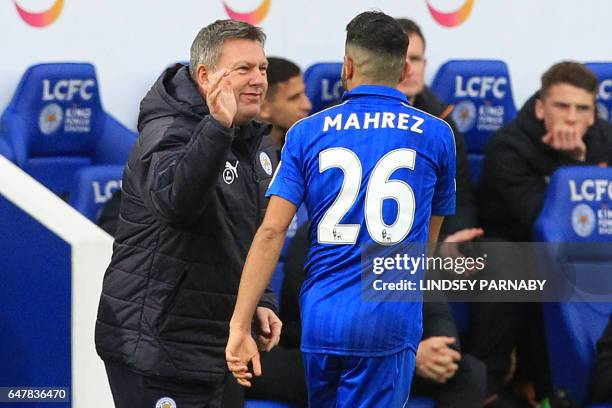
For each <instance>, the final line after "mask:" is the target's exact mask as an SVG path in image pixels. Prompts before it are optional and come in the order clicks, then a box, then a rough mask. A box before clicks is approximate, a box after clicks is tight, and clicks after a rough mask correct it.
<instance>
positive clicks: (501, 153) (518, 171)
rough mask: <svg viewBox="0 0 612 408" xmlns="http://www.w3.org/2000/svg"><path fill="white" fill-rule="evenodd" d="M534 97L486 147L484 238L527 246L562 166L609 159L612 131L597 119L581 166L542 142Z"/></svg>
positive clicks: (605, 162)
mask: <svg viewBox="0 0 612 408" xmlns="http://www.w3.org/2000/svg"><path fill="white" fill-rule="evenodd" d="M538 97H539V95H538V93H536V94H535V95H533V96H532V97H531V98H530V99H529V100H528V101H527V102H526V103H525V105H524V106H523V107H522V108H521V110H520V111H519V113H518V115H517V117H516V119H515V120H514V121H512V122H510V123H509V124H508V125H507V126H505V127H504V128H502V129H500V130H499V131H498V133H497V134H496V135H495V136H493V137H492V138H491V141H490V142H489V144H488V145H487V149H486V153H485V162H484V168H483V171H482V180H481V190H480V199H481V201H480V212H481V216H482V221H483V226H484V229H485V231H486V232H487V235H490V236H494V237H498V238H504V239H508V240H511V241H519V242H520V241H522V242H529V241H531V240H532V229H533V224H534V223H535V220H536V218H537V217H538V215H539V213H540V210H541V209H542V205H543V203H544V198H545V197H546V188H547V186H548V179H549V177H550V176H551V175H552V173H554V171H555V170H557V169H558V168H559V167H561V166H570V165H571V166H578V165H606V166H607V165H608V163H610V161H611V160H612V126H611V125H610V124H609V123H608V122H606V121H604V120H602V119H599V118H598V119H595V123H594V124H593V126H591V127H590V128H589V129H588V130H587V133H586V135H585V136H584V139H583V140H584V143H585V145H586V160H585V161H584V162H579V161H576V160H574V159H572V158H571V157H569V156H568V155H566V154H563V153H560V152H558V151H556V150H554V149H552V148H551V147H549V146H548V145H546V144H545V143H543V142H542V137H544V135H545V134H546V128H545V127H544V122H543V121H541V120H539V119H538V118H536V116H535V101H536V99H537V98H538Z"/></svg>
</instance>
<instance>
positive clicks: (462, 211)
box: [396, 18, 483, 242]
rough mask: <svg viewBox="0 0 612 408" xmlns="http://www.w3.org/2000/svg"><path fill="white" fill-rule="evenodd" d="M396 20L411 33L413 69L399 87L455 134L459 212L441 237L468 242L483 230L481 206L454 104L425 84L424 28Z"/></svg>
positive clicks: (447, 220)
mask: <svg viewBox="0 0 612 408" xmlns="http://www.w3.org/2000/svg"><path fill="white" fill-rule="evenodd" d="M396 20H397V22H398V23H400V25H401V26H402V28H403V29H404V31H405V32H406V34H408V39H409V45H408V51H407V53H406V58H407V60H408V61H407V62H408V63H409V64H410V72H409V73H408V77H407V78H406V79H405V80H404V81H403V82H401V83H400V86H399V90H400V91H402V92H403V93H404V94H405V95H406V96H407V97H408V100H409V101H410V103H411V104H412V106H414V107H415V108H418V109H420V110H422V111H425V112H427V113H429V114H431V115H434V116H437V117H439V118H440V119H443V120H444V121H445V122H447V123H448V124H449V125H450V127H451V128H452V129H453V134H454V135H455V146H456V150H457V173H456V180H457V211H456V212H455V214H454V215H451V216H449V217H446V218H445V219H444V224H442V230H441V231H440V234H441V236H442V237H445V236H448V235H450V234H454V233H460V234H459V235H458V236H456V237H455V238H461V241H459V242H463V241H469V240H471V239H474V238H476V237H478V236H480V235H482V233H483V232H482V231H481V230H480V229H479V228H477V227H478V209H477V206H476V200H475V198H474V194H473V191H472V186H471V181H470V170H469V165H468V157H467V152H466V147H465V138H464V137H463V134H462V133H461V132H460V131H459V129H458V128H457V125H456V124H455V122H454V121H453V120H452V119H451V117H450V114H451V112H452V111H453V105H446V104H444V103H442V101H440V99H438V97H437V96H436V95H435V94H434V93H433V91H432V90H431V89H430V88H429V87H428V86H427V85H425V66H426V64H427V59H426V58H425V37H424V36H423V32H422V31H421V28H420V27H419V26H418V25H417V24H416V23H415V22H414V21H412V20H409V19H407V18H397V19H396ZM455 241H457V240H455Z"/></svg>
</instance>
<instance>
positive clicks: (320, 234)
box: [317, 147, 363, 245]
mask: <svg viewBox="0 0 612 408" xmlns="http://www.w3.org/2000/svg"><path fill="white" fill-rule="evenodd" d="M336 153H337V154H340V155H341V156H342V157H338V156H336V155H335V154H336ZM345 153H346V154H347V155H344V154H345ZM330 154H331V155H330ZM328 157H329V158H330V159H334V160H333V161H331V162H330V163H327V160H328V159H327V158H328ZM340 159H348V161H349V162H351V163H350V164H352V165H353V166H355V167H354V168H355V169H356V170H357V173H358V174H357V175H358V177H351V179H350V180H349V182H352V184H355V182H356V184H357V186H356V187H357V188H356V189H355V191H354V193H353V191H350V190H349V187H350V188H352V187H355V186H348V187H347V179H349V178H348V177H347V171H350V170H351V169H352V168H345V167H342V166H341V165H338V161H339V160H340ZM332 168H338V169H340V170H342V174H343V177H342V187H341V188H340V193H339V194H338V195H337V196H336V199H335V200H334V202H333V203H332V205H331V206H329V208H328V209H327V211H325V214H323V217H321V221H319V225H318V226H317V241H318V242H320V243H324V244H345V245H350V244H355V243H356V242H357V237H358V236H359V230H360V229H361V224H340V223H339V221H340V220H341V219H342V218H344V216H345V215H346V213H347V212H348V211H349V210H350V209H351V207H352V206H353V204H355V201H356V200H357V196H358V195H359V191H360V190H361V176H362V174H363V169H362V167H361V161H360V160H359V157H357V155H356V154H355V153H354V152H352V151H351V150H349V149H345V148H343V147H332V148H330V149H325V150H323V151H321V152H320V153H319V173H323V172H324V171H326V170H329V169H332ZM346 194H351V196H349V198H350V201H348V205H345V204H344V203H345V202H347V201H346V200H347V197H346ZM338 205H341V207H340V209H336V207H337V206H338ZM330 219H331V220H330ZM327 225H330V226H331V228H329V227H327ZM337 232H338V233H340V234H341V235H340V238H336V237H335V234H336V233H337ZM345 234H348V235H349V238H345V239H342V237H344V236H345Z"/></svg>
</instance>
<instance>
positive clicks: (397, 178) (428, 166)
mask: <svg viewBox="0 0 612 408" xmlns="http://www.w3.org/2000/svg"><path fill="white" fill-rule="evenodd" d="M345 99H346V100H345V102H344V103H342V104H340V105H338V106H335V107H332V108H330V109H328V110H325V111H323V112H320V113H318V114H316V115H313V116H312V117H310V118H307V119H305V120H303V121H301V122H300V123H298V124H297V125H296V126H294V127H293V128H292V129H291V131H290V132H289V133H288V136H287V141H286V145H285V148H284V151H283V157H282V164H281V167H282V166H285V165H289V166H290V167H291V166H295V167H296V168H295V169H293V170H295V178H300V177H301V178H302V179H303V184H304V185H303V195H302V198H303V201H304V202H305V204H306V207H307V209H308V213H309V216H310V218H311V221H312V222H311V231H310V239H311V249H310V252H309V256H308V260H307V263H306V270H307V278H306V281H305V283H304V286H303V288H302V295H301V310H302V321H303V326H304V328H303V339H302V349H303V350H304V351H306V352H331V353H337V354H350V355H384V354H389V353H393V352H396V351H398V350H399V349H402V348H405V347H416V344H418V340H419V338H420V332H421V312H420V303H395V302H394V303H377V302H364V301H362V300H361V297H360V290H361V284H360V277H361V273H362V265H367V264H368V260H367V259H363V260H362V257H363V249H364V248H365V247H368V246H372V245H380V246H391V245H394V244H399V243H403V242H426V241H427V234H428V228H429V220H430V216H431V214H432V202H433V203H434V207H433V209H434V212H435V213H439V214H440V215H444V214H446V213H452V212H453V211H454V201H453V200H451V199H450V198H449V197H450V196H453V198H454V180H453V178H454V165H455V164H454V142H453V137H452V132H451V131H450V128H449V127H448V125H446V123H444V122H442V121H440V120H439V119H437V118H435V117H432V116H430V115H428V114H426V113H424V112H422V111H419V110H417V109H414V108H412V107H410V106H409V105H408V104H407V100H406V98H405V96H404V95H403V94H401V93H400V92H399V91H397V90H395V89H392V88H388V87H382V86H359V87H357V88H355V89H354V90H353V91H352V92H349V93H347V95H346V97H345ZM291 173H292V171H291V169H287V170H286V171H284V172H283V171H279V174H282V175H283V176H282V177H284V179H283V180H281V181H279V185H280V184H291V180H289V179H291V178H292V176H291V175H290V174H291ZM298 173H299V174H298ZM287 174H289V176H287ZM449 178H450V179H449ZM294 181H295V180H294ZM275 182H276V181H275ZM275 182H273V186H272V187H271V189H270V190H271V192H272V194H276V193H275V187H276V186H275V185H274V183H275ZM279 195H282V193H281V194H279ZM286 198H288V197H286ZM289 198H290V197H289ZM296 201H297V200H296ZM451 201H453V202H452V203H451ZM296 204H297V203H296ZM362 261H363V262H362ZM370 261H371V259H370Z"/></svg>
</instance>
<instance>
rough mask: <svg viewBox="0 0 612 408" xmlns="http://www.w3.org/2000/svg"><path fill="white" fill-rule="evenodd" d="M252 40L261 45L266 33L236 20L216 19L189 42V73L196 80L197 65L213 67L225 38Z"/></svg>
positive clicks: (264, 40)
mask: <svg viewBox="0 0 612 408" xmlns="http://www.w3.org/2000/svg"><path fill="white" fill-rule="evenodd" d="M233 39H241V40H252V41H258V42H260V43H261V45H262V46H263V45H264V44H265V42H266V34H265V33H264V32H263V30H262V29H261V28H259V27H255V26H253V25H251V24H249V23H245V22H243V21H237V20H217V21H215V22H214V23H212V24H209V25H207V26H206V27H204V28H202V29H201V30H200V32H199V33H198V35H196V37H195V39H194V40H193V43H192V44H191V58H190V60H189V73H190V74H191V77H192V78H193V79H194V80H196V70H197V68H198V65H206V66H209V67H215V66H216V64H217V62H218V61H219V56H220V54H221V48H222V47H223V43H224V42H225V40H233Z"/></svg>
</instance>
